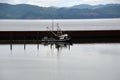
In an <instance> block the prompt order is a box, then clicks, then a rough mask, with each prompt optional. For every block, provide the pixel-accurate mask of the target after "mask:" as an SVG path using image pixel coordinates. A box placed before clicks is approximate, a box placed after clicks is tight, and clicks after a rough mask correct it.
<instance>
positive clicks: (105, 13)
mask: <svg viewBox="0 0 120 80" xmlns="http://www.w3.org/2000/svg"><path fill="white" fill-rule="evenodd" d="M53 18H56V19H92V18H120V4H106V5H95V6H92V5H88V4H81V5H75V6H72V7H61V8H57V7H40V6H35V5H28V4H19V5H11V4H5V3H0V19H53Z"/></svg>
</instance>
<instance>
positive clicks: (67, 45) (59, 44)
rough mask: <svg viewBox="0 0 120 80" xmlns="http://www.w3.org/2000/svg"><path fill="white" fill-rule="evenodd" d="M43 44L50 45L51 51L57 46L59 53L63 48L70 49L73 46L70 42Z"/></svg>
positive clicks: (44, 43)
mask: <svg viewBox="0 0 120 80" xmlns="http://www.w3.org/2000/svg"><path fill="white" fill-rule="evenodd" d="M41 44H43V45H44V46H48V45H50V47H51V49H52V48H53V46H55V48H56V49H57V50H58V51H59V50H62V49H63V48H66V49H67V48H68V49H70V46H71V45H72V43H70V42H43V43H41Z"/></svg>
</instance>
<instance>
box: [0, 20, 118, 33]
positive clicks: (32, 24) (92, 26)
mask: <svg viewBox="0 0 120 80" xmlns="http://www.w3.org/2000/svg"><path fill="white" fill-rule="evenodd" d="M52 21H53V20H0V31H26V30H27V31H43V30H47V29H46V27H49V28H50V29H51V26H52ZM57 23H59V26H60V27H61V29H62V30H120V19H119V18H118V19H67V20H65V19H61V20H54V29H56V28H57V27H56V24H57Z"/></svg>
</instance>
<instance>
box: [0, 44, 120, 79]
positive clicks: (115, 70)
mask: <svg viewBox="0 0 120 80" xmlns="http://www.w3.org/2000/svg"><path fill="white" fill-rule="evenodd" d="M11 47H12V48H11ZM0 51H1V52H0V80H120V43H101V44H99V43H96V44H72V45H70V44H68V43H67V44H66V43H59V44H12V45H10V44H1V45H0Z"/></svg>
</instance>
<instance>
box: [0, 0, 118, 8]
mask: <svg viewBox="0 0 120 80" xmlns="http://www.w3.org/2000/svg"><path fill="white" fill-rule="evenodd" d="M0 3H10V4H22V3H24V4H32V5H38V6H45V7H48V6H58V7H64V6H73V5H78V4H92V5H96V4H108V3H120V0H0Z"/></svg>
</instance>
